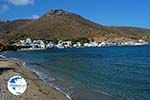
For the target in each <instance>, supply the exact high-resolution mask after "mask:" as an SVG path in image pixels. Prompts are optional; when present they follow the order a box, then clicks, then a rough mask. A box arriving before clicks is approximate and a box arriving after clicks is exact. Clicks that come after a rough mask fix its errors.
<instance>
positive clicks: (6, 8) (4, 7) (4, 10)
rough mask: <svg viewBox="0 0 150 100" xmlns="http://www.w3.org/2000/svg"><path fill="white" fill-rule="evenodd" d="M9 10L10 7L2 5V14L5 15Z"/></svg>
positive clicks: (0, 8) (0, 6) (0, 9)
mask: <svg viewBox="0 0 150 100" xmlns="http://www.w3.org/2000/svg"><path fill="white" fill-rule="evenodd" d="M8 9H9V7H8V6H7V5H5V4H3V5H0V13H4V12H6V11H7V10H8Z"/></svg>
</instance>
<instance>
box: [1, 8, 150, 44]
mask: <svg viewBox="0 0 150 100" xmlns="http://www.w3.org/2000/svg"><path fill="white" fill-rule="evenodd" d="M0 33H1V35H0V40H1V41H2V40H3V41H6V40H7V42H11V43H12V42H14V41H17V40H19V39H21V38H25V37H32V38H35V39H46V40H53V39H63V40H64V39H79V38H88V39H94V40H95V41H114V42H116V41H129V40H138V39H141V38H142V39H144V40H147V41H150V30H148V29H142V28H132V27H108V26H104V25H100V24H97V23H94V22H92V21H90V20H88V19H85V18H83V17H81V16H80V15H77V14H74V13H71V12H67V11H64V10H59V9H57V10H50V11H48V12H47V13H46V14H44V15H43V16H42V17H41V18H39V19H37V20H34V21H33V20H17V21H11V22H9V21H8V22H0Z"/></svg>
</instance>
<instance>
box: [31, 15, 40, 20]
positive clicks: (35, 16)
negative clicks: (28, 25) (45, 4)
mask: <svg viewBox="0 0 150 100" xmlns="http://www.w3.org/2000/svg"><path fill="white" fill-rule="evenodd" d="M39 18H40V16H39V15H33V16H32V19H33V20H36V19H39Z"/></svg>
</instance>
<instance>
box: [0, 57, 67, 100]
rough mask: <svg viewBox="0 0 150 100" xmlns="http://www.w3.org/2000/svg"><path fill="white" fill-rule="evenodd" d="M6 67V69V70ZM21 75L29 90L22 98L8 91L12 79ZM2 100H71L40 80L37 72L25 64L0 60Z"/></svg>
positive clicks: (17, 61) (13, 60) (10, 60)
mask: <svg viewBox="0 0 150 100" xmlns="http://www.w3.org/2000/svg"><path fill="white" fill-rule="evenodd" d="M4 67H6V68H4ZM15 75H20V76H22V77H24V78H25V80H26V81H27V84H28V86H27V90H26V91H25V93H24V94H22V95H20V96H14V95H12V94H11V93H10V92H9V91H8V89H7V82H8V80H9V78H10V77H12V76H15ZM0 83H1V86H0V98H1V100H10V99H11V100H27V99H28V100H38V99H39V98H40V100H69V99H70V98H69V97H68V96H67V95H66V94H65V93H63V91H60V90H59V89H57V88H54V87H51V86H50V85H48V84H46V83H45V82H43V81H42V80H41V79H39V77H38V75H36V73H35V72H32V71H30V70H28V69H27V68H25V66H24V65H23V63H22V62H21V61H19V60H17V59H16V60H15V59H7V58H1V59H0Z"/></svg>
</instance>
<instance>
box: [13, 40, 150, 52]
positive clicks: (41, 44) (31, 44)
mask: <svg viewBox="0 0 150 100" xmlns="http://www.w3.org/2000/svg"><path fill="white" fill-rule="evenodd" d="M148 44H149V43H148V42H145V41H144V40H142V39H139V40H138V42H135V41H129V42H122V43H116V42H107V41H104V42H99V43H97V42H95V41H93V42H89V43H86V42H85V43H81V42H76V43H73V42H72V41H63V40H59V41H58V42H57V43H54V42H53V41H50V42H48V41H44V40H32V39H31V38H26V39H24V40H20V41H19V42H16V43H14V44H13V45H14V46H17V47H19V50H43V49H47V48H59V49H63V48H84V47H105V46H137V45H148Z"/></svg>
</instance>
